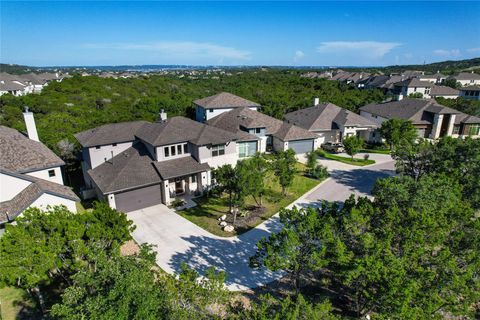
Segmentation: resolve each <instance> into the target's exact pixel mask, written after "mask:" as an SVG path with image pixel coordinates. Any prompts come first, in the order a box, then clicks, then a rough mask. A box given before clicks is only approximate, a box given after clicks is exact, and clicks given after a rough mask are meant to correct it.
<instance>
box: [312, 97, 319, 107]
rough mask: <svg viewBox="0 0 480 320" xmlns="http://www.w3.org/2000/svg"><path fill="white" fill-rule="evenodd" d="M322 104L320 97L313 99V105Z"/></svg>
mask: <svg viewBox="0 0 480 320" xmlns="http://www.w3.org/2000/svg"><path fill="white" fill-rule="evenodd" d="M318 104H320V98H315V99H313V106H316V105H318Z"/></svg>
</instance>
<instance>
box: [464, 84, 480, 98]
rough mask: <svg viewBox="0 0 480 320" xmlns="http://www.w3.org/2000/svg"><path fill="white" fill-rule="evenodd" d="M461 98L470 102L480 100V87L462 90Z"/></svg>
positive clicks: (469, 87)
mask: <svg viewBox="0 0 480 320" xmlns="http://www.w3.org/2000/svg"><path fill="white" fill-rule="evenodd" d="M460 96H461V97H463V98H465V99H468V100H480V86H468V87H464V88H460Z"/></svg>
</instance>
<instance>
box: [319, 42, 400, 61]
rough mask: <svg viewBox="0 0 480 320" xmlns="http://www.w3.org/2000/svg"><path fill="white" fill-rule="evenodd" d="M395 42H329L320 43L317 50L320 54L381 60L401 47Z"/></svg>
mask: <svg viewBox="0 0 480 320" xmlns="http://www.w3.org/2000/svg"><path fill="white" fill-rule="evenodd" d="M401 45H402V44H401V43H397V42H379V41H330V42H322V43H321V44H320V46H319V47H318V48H317V52H320V53H331V54H333V53H349V54H352V53H353V54H360V55H363V56H369V57H371V58H374V59H380V58H383V56H385V55H386V54H387V53H389V52H390V51H392V50H393V49H395V48H396V47H399V46H401Z"/></svg>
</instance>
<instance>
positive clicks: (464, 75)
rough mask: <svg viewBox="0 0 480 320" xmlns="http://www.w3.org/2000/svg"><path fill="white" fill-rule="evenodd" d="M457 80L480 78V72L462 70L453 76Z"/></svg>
mask: <svg viewBox="0 0 480 320" xmlns="http://www.w3.org/2000/svg"><path fill="white" fill-rule="evenodd" d="M450 78H453V79H455V80H480V74H477V73H473V72H460V73H459V74H458V75H456V76H451V77H450Z"/></svg>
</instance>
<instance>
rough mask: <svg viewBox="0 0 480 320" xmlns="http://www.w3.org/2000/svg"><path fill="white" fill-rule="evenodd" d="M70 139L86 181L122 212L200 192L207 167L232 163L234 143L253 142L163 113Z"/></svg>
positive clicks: (206, 184)
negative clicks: (75, 143) (77, 144)
mask: <svg viewBox="0 0 480 320" xmlns="http://www.w3.org/2000/svg"><path fill="white" fill-rule="evenodd" d="M75 137H76V138H77V140H78V141H79V142H80V144H81V145H82V147H83V150H82V155H83V159H82V162H83V163H82V168H83V170H84V175H85V180H86V185H87V186H89V187H90V188H91V189H92V190H94V193H95V195H96V197H97V198H99V199H105V200H107V201H108V203H109V204H110V206H111V207H113V208H116V209H118V210H121V211H125V212H128V211H133V210H137V209H141V208H145V207H148V206H152V205H155V204H159V203H164V204H167V205H168V204H170V202H171V200H172V199H173V198H175V197H177V196H182V195H199V194H201V193H202V192H203V191H204V190H205V188H208V187H209V186H210V185H211V173H210V172H211V168H215V167H218V166H220V165H223V164H232V165H235V164H236V163H237V160H238V159H239V157H238V153H237V141H239V140H241V139H250V140H251V141H257V140H258V138H257V137H255V136H250V135H248V133H245V134H242V136H239V135H238V134H235V133H232V132H229V131H225V130H222V129H219V128H216V127H213V126H210V125H207V124H203V123H200V122H197V121H193V120H190V119H188V118H185V117H173V118H171V119H167V117H166V115H165V114H164V113H162V114H161V116H160V120H159V121H158V122H155V123H150V122H145V121H136V122H126V123H118V124H107V125H104V126H101V127H99V128H95V129H92V130H87V131H84V132H80V133H78V134H76V135H75ZM257 148H258V147H257ZM257 150H258V149H257Z"/></svg>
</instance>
